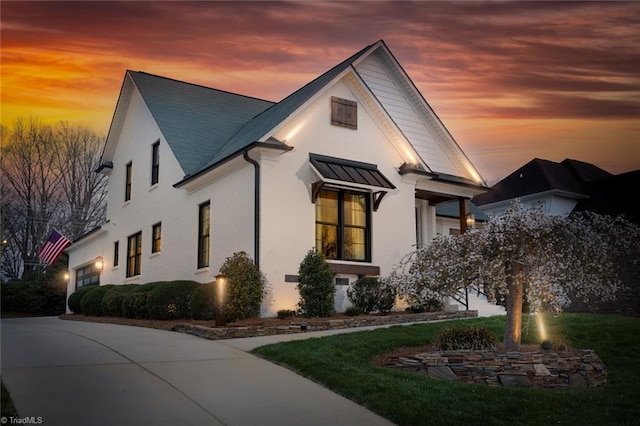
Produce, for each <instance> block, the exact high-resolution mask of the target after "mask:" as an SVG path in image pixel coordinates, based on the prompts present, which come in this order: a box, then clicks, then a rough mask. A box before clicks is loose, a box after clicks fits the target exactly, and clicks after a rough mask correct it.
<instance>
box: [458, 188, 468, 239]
mask: <svg viewBox="0 0 640 426" xmlns="http://www.w3.org/2000/svg"><path fill="white" fill-rule="evenodd" d="M458 203H459V204H460V233H461V234H464V233H465V232H467V216H468V215H469V212H470V211H471V208H470V205H469V199H468V198H462V197H459V198H458Z"/></svg>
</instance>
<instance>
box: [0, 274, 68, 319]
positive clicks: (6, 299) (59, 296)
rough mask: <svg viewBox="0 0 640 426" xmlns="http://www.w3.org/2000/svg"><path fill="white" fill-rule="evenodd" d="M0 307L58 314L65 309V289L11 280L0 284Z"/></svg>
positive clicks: (26, 311)
mask: <svg viewBox="0 0 640 426" xmlns="http://www.w3.org/2000/svg"><path fill="white" fill-rule="evenodd" d="M0 292H1V297H0V300H1V307H2V310H3V311H6V312H21V313H25V314H34V315H59V314H61V313H64V311H65V298H66V291H65V290H64V289H61V288H59V287H56V286H55V285H51V284H47V283H41V282H25V281H13V282H8V283H3V284H2V285H1V286H0Z"/></svg>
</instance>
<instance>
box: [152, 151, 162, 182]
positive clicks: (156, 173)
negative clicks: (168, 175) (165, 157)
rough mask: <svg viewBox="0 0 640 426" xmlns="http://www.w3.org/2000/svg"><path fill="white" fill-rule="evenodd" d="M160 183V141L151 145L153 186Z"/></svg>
mask: <svg viewBox="0 0 640 426" xmlns="http://www.w3.org/2000/svg"><path fill="white" fill-rule="evenodd" d="M158 182H160V141H159V140H158V141H156V142H154V143H153V144H152V145H151V186H153V185H157V184H158Z"/></svg>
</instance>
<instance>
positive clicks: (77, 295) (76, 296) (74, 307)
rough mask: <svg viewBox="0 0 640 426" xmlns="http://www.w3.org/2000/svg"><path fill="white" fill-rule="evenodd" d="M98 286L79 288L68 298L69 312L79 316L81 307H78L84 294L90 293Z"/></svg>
mask: <svg viewBox="0 0 640 426" xmlns="http://www.w3.org/2000/svg"><path fill="white" fill-rule="evenodd" d="M98 287H99V286H98V285H88V286H85V287H80V288H79V289H77V290H76V291H74V292H73V293H71V296H69V300H67V305H68V306H69V310H70V311H71V312H73V313H74V314H81V313H82V307H81V306H80V301H81V300H82V298H83V297H84V295H85V294H87V293H88V292H90V291H91V290H93V289H96V288H98Z"/></svg>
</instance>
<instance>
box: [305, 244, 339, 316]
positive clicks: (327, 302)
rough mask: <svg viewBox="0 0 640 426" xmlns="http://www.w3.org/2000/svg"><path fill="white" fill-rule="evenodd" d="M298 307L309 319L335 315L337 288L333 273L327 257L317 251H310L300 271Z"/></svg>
mask: <svg viewBox="0 0 640 426" xmlns="http://www.w3.org/2000/svg"><path fill="white" fill-rule="evenodd" d="M297 288H298V292H299V293H300V301H299V302H298V306H299V307H300V311H301V312H302V314H303V315H305V316H308V317H328V316H331V315H332V314H333V313H334V299H335V293H336V287H335V285H334V282H333V272H332V271H331V269H330V268H329V265H328V264H327V262H326V260H325V257H324V255H323V254H322V253H320V252H318V251H317V250H315V249H311V250H309V252H308V253H307V255H306V256H305V258H304V259H303V260H302V262H301V263H300V267H299V269H298V286H297Z"/></svg>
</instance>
